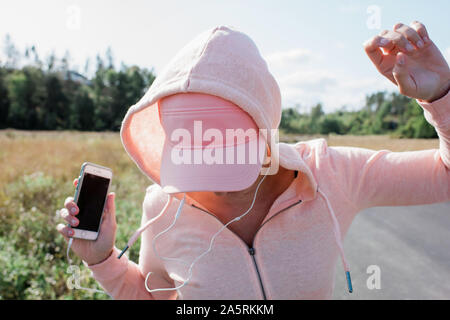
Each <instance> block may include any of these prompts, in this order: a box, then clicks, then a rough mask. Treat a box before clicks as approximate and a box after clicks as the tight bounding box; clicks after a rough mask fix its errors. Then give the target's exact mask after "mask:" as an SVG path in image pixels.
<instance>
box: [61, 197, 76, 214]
mask: <svg viewBox="0 0 450 320" xmlns="http://www.w3.org/2000/svg"><path fill="white" fill-rule="evenodd" d="M64 207H65V208H66V209H67V210H68V211H69V213H70V214H71V215H76V214H78V212H79V210H78V206H77V204H76V203H75V202H74V201H73V197H67V198H66V200H65V201H64Z"/></svg>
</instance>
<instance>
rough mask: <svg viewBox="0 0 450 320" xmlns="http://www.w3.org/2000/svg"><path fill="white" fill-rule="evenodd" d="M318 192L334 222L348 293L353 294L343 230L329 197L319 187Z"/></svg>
mask: <svg viewBox="0 0 450 320" xmlns="http://www.w3.org/2000/svg"><path fill="white" fill-rule="evenodd" d="M317 191H318V192H319V194H320V195H321V196H322V197H323V198H324V199H325V202H326V203H327V206H328V212H329V213H330V217H331V220H332V221H333V231H334V237H335V240H336V245H337V246H338V249H339V253H340V255H341V260H342V264H343V265H344V271H345V276H346V278H347V287H348V292H350V293H352V292H353V286H352V278H351V277H350V268H349V267H348V263H347V259H346V258H345V254H344V247H343V245H342V235H341V228H340V227H339V222H338V220H337V218H336V214H335V213H334V210H333V208H332V207H331V204H330V201H328V198H327V196H326V195H325V194H324V193H323V192H322V190H320V189H319V187H317Z"/></svg>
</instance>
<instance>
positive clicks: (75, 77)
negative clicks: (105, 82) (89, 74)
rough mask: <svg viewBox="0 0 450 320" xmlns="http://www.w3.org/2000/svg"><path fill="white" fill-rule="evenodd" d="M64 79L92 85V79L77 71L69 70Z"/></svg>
mask: <svg viewBox="0 0 450 320" xmlns="http://www.w3.org/2000/svg"><path fill="white" fill-rule="evenodd" d="M64 80H72V81H75V82H78V83H81V84H85V85H88V86H90V85H91V81H90V80H89V79H88V78H86V77H85V76H83V75H82V74H79V73H78V72H76V71H71V70H69V71H67V72H66V73H65V75H64Z"/></svg>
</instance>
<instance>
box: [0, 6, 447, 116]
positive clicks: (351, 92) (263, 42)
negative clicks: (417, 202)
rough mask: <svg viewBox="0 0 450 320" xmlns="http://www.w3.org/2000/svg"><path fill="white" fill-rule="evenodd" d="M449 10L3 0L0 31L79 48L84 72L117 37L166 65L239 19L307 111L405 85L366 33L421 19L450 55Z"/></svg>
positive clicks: (60, 50)
mask: <svg viewBox="0 0 450 320" xmlns="http://www.w3.org/2000/svg"><path fill="white" fill-rule="evenodd" d="M429 3H432V5H430V4H429ZM449 12H450V1H448V0H433V1H429V2H426V1H406V0H398V1H381V0H372V1H350V0H348V1H331V0H329V1H319V0H316V1H299V0H296V1H282V0H280V1H261V0H259V1H258V0H246V1H242V0H240V1H237V0H228V1H214V0H210V1H200V0H190V1H169V0H164V1H153V0H151V1H150V0H146V1H144V0H129V1H119V0H109V1H104V0H96V1H92V0H89V1H82V0H71V1H66V0H53V1H51V0H40V1H24V0H14V1H12V0H8V1H7V0H2V1H1V2H0V37H1V38H2V39H3V38H4V37H5V35H6V34H7V33H9V34H10V35H11V37H12V39H13V41H14V42H15V44H16V45H17V47H18V48H19V49H20V50H24V48H25V46H30V45H32V44H35V45H36V47H37V49H38V52H39V53H40V55H41V56H46V55H48V54H49V53H50V52H51V51H54V52H55V53H56V54H57V55H59V56H62V55H63V54H64V52H65V51H66V50H69V51H70V53H71V64H72V65H73V66H74V67H75V68H78V70H79V71H83V69H84V63H85V60H86V58H88V57H89V58H90V59H91V61H92V64H93V63H94V62H95V56H96V54H97V53H101V54H103V55H104V53H105V51H106V49H107V48H108V46H110V47H111V48H112V50H113V53H114V58H115V61H116V63H117V64H118V63H119V62H121V61H123V62H125V63H126V64H128V65H132V64H136V65H139V66H142V67H148V68H152V67H153V68H154V69H155V71H156V73H158V71H159V70H161V69H162V68H163V67H164V65H165V64H166V63H167V62H169V60H170V59H171V58H172V57H173V56H174V55H175V54H176V53H177V51H178V50H179V49H180V48H181V47H183V46H184V45H185V44H186V43H187V42H189V41H190V40H191V39H192V38H194V37H195V36H196V35H197V34H198V33H200V32H202V31H204V30H205V29H208V28H211V27H213V26H216V25H220V24H226V25H231V26H234V27H237V28H238V29H240V30H241V31H243V32H245V33H247V34H248V35H249V36H250V37H251V38H252V39H253V40H254V41H255V43H256V44H257V46H258V47H259V49H260V51H261V53H262V55H263V56H264V57H265V59H266V60H267V62H268V64H269V68H270V70H271V71H272V73H273V74H274V76H275V78H276V79H277V81H278V83H279V85H280V88H281V92H282V98H283V105H284V106H286V107H287V106H292V105H294V104H299V105H300V106H301V107H302V108H303V110H305V111H306V110H307V109H308V108H310V107H311V105H313V104H314V103H316V102H319V101H321V102H323V103H324V108H325V110H326V111H332V110H335V109H336V108H339V107H341V106H342V105H347V108H348V109H349V110H350V109H354V108H358V107H359V106H360V105H361V103H362V102H363V101H364V97H365V95H366V94H368V93H371V92H374V91H377V90H383V89H386V90H395V87H394V85H393V84H391V83H390V82H389V81H388V80H386V79H384V78H383V77H382V76H381V75H379V74H378V73H377V71H376V70H375V68H374V67H373V66H372V64H371V63H370V61H369V60H368V58H367V57H366V55H365V53H364V51H363V49H362V43H363V42H364V41H365V40H367V39H369V38H370V37H372V36H374V35H376V34H378V33H379V32H380V31H381V30H383V29H390V28H392V26H393V25H394V24H395V23H396V22H403V23H407V24H409V23H410V22H411V21H413V20H415V19H417V20H419V21H422V22H423V23H424V24H425V25H426V26H427V29H428V31H429V33H430V37H431V39H432V40H433V41H434V42H435V43H436V44H437V45H438V47H439V48H440V49H441V50H442V51H443V52H444V55H445V56H446V58H447V60H448V61H450V36H449V31H450V19H449ZM378 13H379V14H378ZM0 45H1V46H3V41H2V43H1V44H0ZM0 57H1V56H0Z"/></svg>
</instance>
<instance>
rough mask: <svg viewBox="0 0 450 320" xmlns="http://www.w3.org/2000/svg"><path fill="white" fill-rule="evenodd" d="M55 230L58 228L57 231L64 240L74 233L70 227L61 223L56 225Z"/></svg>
mask: <svg viewBox="0 0 450 320" xmlns="http://www.w3.org/2000/svg"><path fill="white" fill-rule="evenodd" d="M56 230H58V232H59V233H61V234H62V235H63V237H64V238H65V239H66V240H68V239H69V238H70V237H72V236H73V234H74V231H73V229H72V228H71V227H68V226H66V225H64V224H62V223H60V224H58V225H57V226H56Z"/></svg>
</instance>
